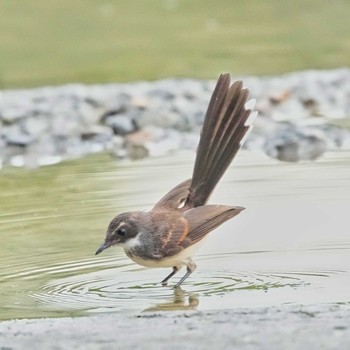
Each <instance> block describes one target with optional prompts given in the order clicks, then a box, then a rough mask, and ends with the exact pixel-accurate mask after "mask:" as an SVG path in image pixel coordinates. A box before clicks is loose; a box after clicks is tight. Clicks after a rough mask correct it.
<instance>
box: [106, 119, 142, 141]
mask: <svg viewBox="0 0 350 350" xmlns="http://www.w3.org/2000/svg"><path fill="white" fill-rule="evenodd" d="M105 124H106V125H108V126H109V127H110V128H111V129H112V130H113V133H114V134H115V135H122V136H124V135H127V134H130V133H132V132H135V131H136V130H138V126H137V123H136V121H135V120H134V119H131V118H130V117H128V116H127V115H121V114H119V115H110V116H108V117H106V118H105Z"/></svg>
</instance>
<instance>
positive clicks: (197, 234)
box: [183, 205, 244, 244]
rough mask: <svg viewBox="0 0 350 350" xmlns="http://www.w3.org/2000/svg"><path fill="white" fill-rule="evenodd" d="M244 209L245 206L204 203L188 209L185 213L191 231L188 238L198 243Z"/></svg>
mask: <svg viewBox="0 0 350 350" xmlns="http://www.w3.org/2000/svg"><path fill="white" fill-rule="evenodd" d="M242 210H244V208H243V207H232V206H227V205H204V206H201V207H196V208H192V209H190V210H187V211H186V212H185V213H184V215H183V217H184V218H185V219H186V220H187V222H188V225H189V232H188V234H187V235H186V238H189V239H190V240H191V242H192V244H193V243H196V242H198V241H199V240H201V239H202V238H203V237H204V236H205V235H207V234H208V233H209V232H210V231H212V230H214V229H215V228H216V227H218V226H220V225H221V224H223V223H224V222H225V221H227V220H229V219H231V218H233V217H234V216H236V215H237V214H239V213H240V212H241V211H242Z"/></svg>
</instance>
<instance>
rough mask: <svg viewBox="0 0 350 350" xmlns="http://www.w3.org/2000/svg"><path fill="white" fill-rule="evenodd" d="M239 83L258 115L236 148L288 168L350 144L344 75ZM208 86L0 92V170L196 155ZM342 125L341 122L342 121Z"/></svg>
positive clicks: (349, 74) (349, 84)
mask: <svg viewBox="0 0 350 350" xmlns="http://www.w3.org/2000/svg"><path fill="white" fill-rule="evenodd" d="M233 79H242V80H243V81H244V86H245V87H248V88H249V90H250V92H251V97H252V98H254V99H256V110H258V111H259V116H258V118H257V119H256V123H255V128H254V130H253V132H252V133H251V135H250V136H249V138H248V140H247V142H246V144H245V146H244V147H245V148H246V149H260V150H262V151H264V152H265V153H266V154H268V155H269V156H270V157H274V158H276V159H279V160H282V161H288V162H297V161H301V160H308V161H311V160H314V159H317V158H318V157H320V156H322V154H323V153H324V152H326V151H336V150H339V149H344V148H349V147H350V132H349V130H348V129H346V128H344V127H343V128H341V127H339V126H336V125H335V124H336V123H337V120H345V119H346V118H350V69H346V68H344V69H336V70H328V71H317V70H310V71H303V72H294V73H290V74H285V75H281V76H275V77H252V76H247V77H233ZM214 85H215V81H201V80H196V79H164V80H159V81H154V82H145V81H141V82H137V83H130V84H117V83H115V84H104V85H83V84H69V85H63V86H57V87H50V86H47V87H41V88H35V89H23V90H3V91H0V151H1V157H0V168H1V167H3V166H6V165H12V166H27V167H37V166H42V165H49V164H55V163H57V162H60V161H62V160H65V159H72V158H77V157H83V156H85V155H87V154H90V153H96V152H100V151H102V150H108V151H110V152H111V154H113V155H114V156H115V157H116V158H118V159H124V158H130V159H140V158H144V157H149V156H151V157H155V156H159V155H164V154H167V153H169V152H173V151H176V150H178V149H184V148H186V149H192V150H193V151H195V149H196V146H197V144H198V137H199V131H200V128H201V125H202V123H203V118H204V115H205V111H206V108H207V105H208V101H209V99H210V96H211V93H212V90H213V88H214ZM344 124H345V125H350V123H349V122H347V123H343V125H344Z"/></svg>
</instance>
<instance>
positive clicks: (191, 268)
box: [174, 260, 197, 288]
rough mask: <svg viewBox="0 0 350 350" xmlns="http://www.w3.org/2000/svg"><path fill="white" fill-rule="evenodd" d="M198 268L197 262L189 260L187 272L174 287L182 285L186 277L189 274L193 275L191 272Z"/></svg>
mask: <svg viewBox="0 0 350 350" xmlns="http://www.w3.org/2000/svg"><path fill="white" fill-rule="evenodd" d="M196 268H197V265H196V263H195V262H194V261H192V260H190V261H189V262H188V264H187V272H186V274H185V276H183V277H182V278H181V279H180V281H179V282H177V283H176V284H175V287H174V288H178V287H180V285H181V284H182V282H183V281H185V279H186V278H187V277H189V276H190V275H191V273H192V272H194V271H195V270H196Z"/></svg>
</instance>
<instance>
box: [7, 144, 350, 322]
mask: <svg viewBox="0 0 350 350" xmlns="http://www.w3.org/2000/svg"><path fill="white" fill-rule="evenodd" d="M192 162H193V155H192V154H191V153H181V154H176V155H173V156H170V157H166V158H157V159H148V160H144V161H138V162H122V163H117V162H114V161H112V160H111V159H110V158H109V157H108V156H106V155H98V156H93V157H89V158H86V159H84V160H80V161H74V162H67V163H64V164H60V165H57V166H52V167H47V168H41V169H39V170H23V169H5V170H3V171H2V172H1V173H0V191H1V204H0V208H1V211H0V235H1V236H0V237H1V245H0V256H1V267H0V282H1V283H0V300H1V301H0V303H1V304H0V306H1V308H0V319H11V318H23V317H25V318H27V317H43V316H78V315H84V314H89V313H90V314H91V313H98V312H130V311H133V312H135V311H136V312H140V311H147V310H186V309H199V310H208V309H221V308H236V307H257V306H269V305H281V304H287V303H302V304H314V303H324V302H327V303H328V302H331V303H348V302H350V276H349V274H350V228H349V204H350V153H349V152H343V153H342V152H338V153H329V154H327V155H326V157H324V158H322V159H321V160H318V161H316V162H312V163H299V164H285V163H280V162H277V161H275V160H271V159H267V158H265V156H263V155H261V154H255V153H252V152H244V151H242V152H241V153H240V155H239V157H238V159H237V160H236V161H235V163H234V166H232V167H231V168H230V170H229V171H228V173H227V174H226V175H225V177H224V178H223V180H222V182H221V183H220V185H219V186H218V188H217V190H216V191H215V193H214V195H213V196H212V198H211V202H212V203H221V204H232V205H242V206H245V207H246V208H247V210H245V211H244V212H243V213H242V214H240V215H239V216H237V217H236V218H235V219H233V220H232V221H230V222H228V223H226V224H224V225H223V226H221V227H220V228H219V229H217V230H216V231H215V232H214V233H212V234H211V235H210V236H209V237H208V238H207V240H206V242H205V244H204V245H203V247H202V249H201V250H200V251H199V253H198V255H197V257H196V262H197V265H198V269H197V271H196V272H195V273H194V274H193V275H192V276H191V277H190V278H189V279H188V280H187V281H186V282H185V283H184V284H183V288H182V290H177V291H174V290H173V289H172V288H171V285H173V284H174V283H175V282H176V281H177V280H178V278H180V277H181V275H182V274H183V273H184V272H185V271H181V272H180V273H179V275H177V276H175V277H174V278H173V279H172V280H171V281H170V284H169V287H162V286H161V285H160V284H159V283H157V282H159V281H161V280H162V279H163V278H164V277H165V276H166V275H167V274H168V273H169V272H170V271H168V270H166V269H146V268H143V267H140V266H137V265H135V264H134V263H132V262H131V261H129V260H128V259H127V258H126V257H125V255H124V253H123V251H122V250H119V249H118V248H114V249H109V250H107V251H105V252H104V253H103V254H101V255H99V256H97V257H95V256H94V252H95V251H96V249H97V247H98V246H99V244H100V243H101V242H102V241H103V237H104V231H105V228H106V226H107V224H108V222H109V220H110V219H111V218H112V217H113V215H114V214H116V213H118V212H121V211H128V210H136V209H148V208H150V207H152V205H153V204H154V203H155V202H156V201H157V200H158V199H159V198H160V197H161V196H162V195H163V194H164V193H165V192H167V190H169V189H170V188H171V187H172V186H174V185H175V184H177V183H178V182H180V181H182V180H184V179H186V178H188V177H190V175H191V172H192Z"/></svg>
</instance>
